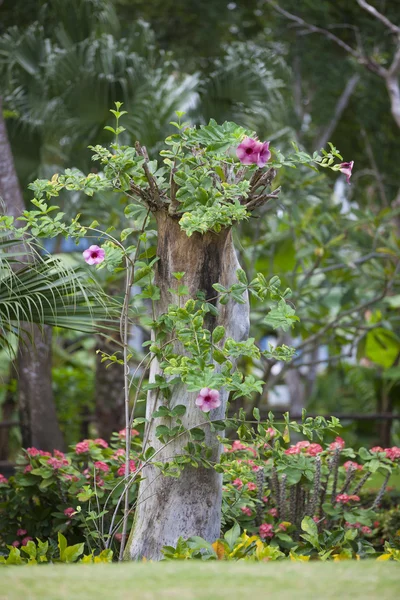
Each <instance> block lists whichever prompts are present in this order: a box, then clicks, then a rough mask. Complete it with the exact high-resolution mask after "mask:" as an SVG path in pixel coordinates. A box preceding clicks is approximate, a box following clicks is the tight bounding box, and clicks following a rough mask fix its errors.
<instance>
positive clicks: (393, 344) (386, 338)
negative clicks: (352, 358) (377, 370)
mask: <svg viewBox="0 0 400 600" xmlns="http://www.w3.org/2000/svg"><path fill="white" fill-rule="evenodd" d="M399 352H400V339H399V338H398V337H397V335H396V334H395V333H393V332H392V331H390V330H389V329H384V328H383V327H377V328H376V329H372V330H371V331H369V332H368V333H367V335H366V340H365V356H366V357H367V358H369V359H370V360H372V361H373V362H374V363H376V364H377V365H380V366H381V367H383V368H385V369H388V368H389V367H391V366H392V365H393V363H394V361H395V360H396V358H397V356H398V354H399Z"/></svg>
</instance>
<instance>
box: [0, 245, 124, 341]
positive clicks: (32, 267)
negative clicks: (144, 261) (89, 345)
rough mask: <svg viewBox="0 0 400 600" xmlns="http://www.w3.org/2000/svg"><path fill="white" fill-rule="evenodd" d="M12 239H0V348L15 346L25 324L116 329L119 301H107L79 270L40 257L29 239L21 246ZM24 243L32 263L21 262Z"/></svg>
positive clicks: (52, 258)
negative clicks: (27, 246)
mask: <svg viewBox="0 0 400 600" xmlns="http://www.w3.org/2000/svg"><path fill="white" fill-rule="evenodd" d="M16 243H18V241H16V240H15V239H14V240H12V239H7V238H4V237H2V238H0V349H1V348H6V349H8V350H10V349H11V348H15V338H18V337H20V333H21V330H22V329H23V328H26V323H35V324H38V325H41V326H42V325H50V326H54V327H63V328H65V329H74V330H77V331H81V332H83V333H95V332H100V333H101V332H105V331H107V330H109V329H112V328H116V326H117V320H116V318H117V316H118V307H119V305H118V301H117V300H115V299H113V300H110V299H109V298H108V297H107V296H106V295H105V294H104V292H103V291H102V290H101V288H100V287H99V286H98V285H96V283H95V281H94V280H93V279H92V278H91V277H90V276H89V275H88V273H87V272H86V271H85V270H84V269H83V268H81V267H77V268H71V267H69V266H66V265H65V264H64V263H63V262H62V260H61V259H60V258H57V257H54V256H45V257H42V256H41V255H40V254H39V252H38V250H37V248H35V247H34V245H33V244H31V243H30V242H26V241H25V242H24V244H25V248H24V249H18V247H17V246H16ZM27 244H28V245H29V250H30V258H31V259H32V262H29V263H27V264H24V262H23V258H22V256H23V253H25V252H26V245H27ZM10 246H13V248H11V252H10Z"/></svg>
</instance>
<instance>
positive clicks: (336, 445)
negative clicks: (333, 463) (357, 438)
mask: <svg viewBox="0 0 400 600" xmlns="http://www.w3.org/2000/svg"><path fill="white" fill-rule="evenodd" d="M345 445H346V442H345V441H344V439H343V438H341V437H339V436H337V437H336V438H335V441H334V442H332V444H329V450H336V448H339V450H343V448H344V447H345Z"/></svg>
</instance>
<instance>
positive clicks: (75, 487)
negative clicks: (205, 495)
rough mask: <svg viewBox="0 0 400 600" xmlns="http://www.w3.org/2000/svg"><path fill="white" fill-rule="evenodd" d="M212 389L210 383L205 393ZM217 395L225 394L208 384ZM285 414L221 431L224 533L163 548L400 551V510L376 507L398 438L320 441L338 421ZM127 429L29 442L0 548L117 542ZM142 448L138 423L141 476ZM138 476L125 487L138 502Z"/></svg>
mask: <svg viewBox="0 0 400 600" xmlns="http://www.w3.org/2000/svg"><path fill="white" fill-rule="evenodd" d="M210 391H212V390H203V395H202V396H201V399H202V401H203V399H204V400H205V401H207V398H208V395H209V393H210ZM210 400H211V401H215V400H218V398H217V397H216V395H212V394H211V395H210ZM285 419H286V422H285V424H283V425H282V424H279V425H278V424H275V423H274V421H273V420H270V421H268V422H267V423H266V424H261V423H259V425H258V430H257V433H256V432H255V431H254V429H252V428H251V427H250V426H248V425H247V424H245V423H243V422H242V424H241V425H240V426H239V428H238V432H239V434H240V435H241V439H237V440H235V441H233V442H231V441H228V440H224V443H225V452H224V453H223V454H222V456H221V461H220V463H219V464H218V465H215V468H216V469H217V470H218V471H220V472H222V473H223V479H224V487H223V531H224V532H225V535H224V537H223V538H221V539H220V540H216V541H215V544H213V545H210V544H208V543H207V542H205V541H204V540H201V538H191V539H190V540H188V541H186V542H185V541H183V540H180V541H179V542H178V544H177V546H176V548H172V547H168V548H166V549H164V555H165V557H166V558H196V557H201V558H203V559H205V558H209V559H215V558H219V559H224V560H228V559H229V560H230V559H234V560H237V559H241V558H246V559H248V560H277V559H280V558H284V557H286V556H290V558H291V559H292V560H308V559H310V558H321V559H324V560H326V559H327V558H334V559H336V560H340V559H341V558H352V557H353V558H354V557H355V556H356V555H357V556H368V555H370V554H375V553H376V552H378V553H379V552H382V551H383V546H384V545H385V544H386V549H385V550H384V552H385V555H389V558H390V559H393V560H394V559H395V556H397V555H396V554H393V552H394V551H395V550H396V549H398V548H400V536H399V535H397V534H398V533H400V513H399V510H398V508H394V509H392V510H390V511H387V512H382V511H380V506H381V505H382V504H383V503H384V502H387V499H388V494H387V493H386V492H387V483H388V479H389V475H390V474H391V473H392V471H393V470H395V469H398V466H399V463H400V453H399V448H397V447H393V448H387V449H382V448H376V447H375V448H372V449H371V450H366V449H365V448H361V449H360V450H359V451H358V452H355V451H354V450H353V449H352V448H346V446H345V442H344V440H343V439H342V438H341V437H339V436H336V438H335V439H334V441H333V442H331V443H328V444H323V441H322V438H323V437H324V435H325V432H328V433H329V432H330V431H332V430H334V429H336V428H337V426H338V422H337V420H332V421H331V422H326V421H325V420H324V419H315V420H313V419H304V421H303V423H302V424H301V425H298V424H296V423H293V422H292V423H289V421H288V417H285ZM288 423H289V426H288ZM290 429H295V430H296V431H298V432H301V433H306V434H308V435H309V436H310V437H313V435H315V434H316V435H318V436H319V437H320V441H321V444H319V443H316V442H313V441H311V440H302V441H299V442H297V443H296V444H292V445H289V446H288V440H289V433H288V432H289V430H290ZM125 436H126V431H125V430H124V429H123V430H121V431H120V432H119V433H118V434H115V435H114V436H113V441H112V443H111V444H110V445H108V444H107V442H105V441H104V440H102V439H101V438H97V439H94V440H83V441H82V442H79V443H78V444H76V445H75V446H74V447H73V449H72V450H71V452H69V453H67V454H63V453H62V452H59V451H57V450H55V451H54V452H53V454H51V453H50V452H43V451H41V450H39V449H37V448H27V449H26V450H25V451H24V453H23V455H22V456H21V457H20V459H19V461H18V466H17V472H16V474H15V476H13V477H10V479H9V480H7V479H6V478H5V477H4V476H1V477H0V531H1V535H0V554H1V553H3V555H4V556H6V555H7V554H8V559H4V560H10V561H16V562H12V564H24V561H25V562H28V563H29V561H30V560H31V559H32V557H33V558H34V559H37V557H36V555H35V556H33V548H34V547H35V548H36V553H37V555H38V556H39V555H40V548H41V546H40V544H39V542H38V544H39V546H35V544H34V542H33V540H35V539H40V540H49V543H50V547H51V549H52V550H51V552H52V553H53V554H51V556H50V555H47V551H46V556H48V559H51V560H53V558H54V556H56V554H54V552H55V549H56V548H57V546H56V542H55V540H56V539H57V536H58V535H59V534H65V535H66V536H67V538H68V541H69V542H72V543H73V544H75V545H76V544H82V553H81V554H83V552H84V551H86V552H88V553H89V554H88V556H92V557H93V556H94V555H93V551H94V550H96V553H97V556H99V551H100V550H103V549H111V548H114V550H116V549H117V548H118V544H119V540H120V539H121V533H120V520H121V518H122V507H120V506H118V499H119V497H120V493H121V488H123V483H124V472H125V467H124V460H125V449H124V447H122V446H123V445H124V444H125ZM287 446H288V447H287ZM140 450H141V443H140V440H139V437H138V432H137V431H136V430H132V450H131V456H130V462H129V466H130V472H131V473H133V474H137V475H138V477H137V479H138V478H139V473H138V471H139V465H140V464H141V460H142V457H141V454H140ZM375 472H380V473H382V475H383V476H384V481H383V484H382V486H381V488H380V489H378V490H376V491H375V492H374V493H371V492H370V491H365V484H366V483H367V482H368V480H369V479H370V477H371V476H372V474H373V473H375ZM137 479H135V481H134V483H133V484H132V486H131V488H130V502H131V503H132V502H134V501H135V497H136V493H137ZM115 509H117V510H116V516H115V518H114V521H113V522H112V519H113V513H114V511H115ZM130 518H132V516H130ZM241 531H242V532H243V531H244V533H240V532H241ZM233 539H234V541H233ZM82 540H84V542H83V543H82ZM199 540H200V541H199ZM40 543H41V542H40ZM32 544H33V545H32ZM7 547H8V549H7ZM387 548H391V549H392V550H393V552H392V550H390V551H387ZM28 549H29V552H31V555H30V554H29V552H28V551H27V550H28ZM17 550H18V552H17ZM21 552H22V554H21ZM38 553H39V554H38ZM24 555H28V558H24ZM40 556H41V555H40ZM108 556H109V555H108V554H107V557H108ZM10 557H11V558H10ZM94 558H96V557H94ZM94 558H93V559H94ZM389 558H388V560H389ZM87 560H89V559H86V561H87ZM18 561H20V562H18ZM2 562H4V561H2ZM8 564H11V563H8ZM29 564H31V563H29Z"/></svg>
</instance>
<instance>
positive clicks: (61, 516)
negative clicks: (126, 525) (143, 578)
mask: <svg viewBox="0 0 400 600" xmlns="http://www.w3.org/2000/svg"><path fill="white" fill-rule="evenodd" d="M137 434H138V432H137V431H136V430H133V431H132V450H131V457H130V472H131V473H137V477H136V480H138V479H139V471H138V466H139V462H138V460H137V456H138V452H139V450H140V441H139V439H138V437H137ZM124 444H125V430H122V431H121V432H120V433H119V434H115V435H114V436H113V441H112V442H111V444H110V445H109V444H108V443H107V442H105V441H104V440H103V439H101V438H98V439H95V440H83V441H82V442H79V443H78V444H76V445H75V446H74V447H73V449H72V450H71V451H70V452H68V453H66V454H64V453H62V452H59V451H58V450H54V452H53V454H51V453H50V452H43V451H42V450H40V449H38V448H27V449H26V450H25V451H24V452H23V454H22V455H21V456H20V458H19V459H18V463H17V468H16V473H15V475H14V476H13V477H10V478H9V480H8V481H7V479H5V477H4V476H2V475H1V476H0V554H1V552H2V549H4V550H5V547H6V546H9V547H13V548H15V549H17V548H19V549H20V550H22V551H24V548H25V547H26V546H27V544H29V542H31V541H32V540H33V539H41V540H49V539H50V540H53V541H54V540H55V539H57V535H58V534H59V533H63V534H65V535H66V536H67V537H68V540H69V542H72V543H77V542H79V543H81V542H82V540H84V546H82V548H84V550H85V551H86V552H92V550H94V549H100V550H101V549H104V548H112V547H113V548H114V549H115V548H116V547H118V545H119V541H118V540H119V536H118V532H119V531H120V527H121V523H120V521H121V518H122V514H123V511H122V507H120V506H119V505H118V501H119V498H120V495H121V492H122V490H123V488H124V461H125V449H124V448H123V447H122V445H124ZM136 480H135V481H134V482H133V483H132V485H131V487H130V492H129V493H130V501H132V502H133V501H134V500H135V497H136V493H137V483H136ZM114 511H116V514H115V518H114V522H113V523H112V519H113V514H114ZM30 547H31V546H30ZM82 552H83V550H82ZM13 556H14V557H16V556H17V555H16V553H15V552H14V553H13ZM18 556H19V555H18ZM21 560H22V558H21Z"/></svg>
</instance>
